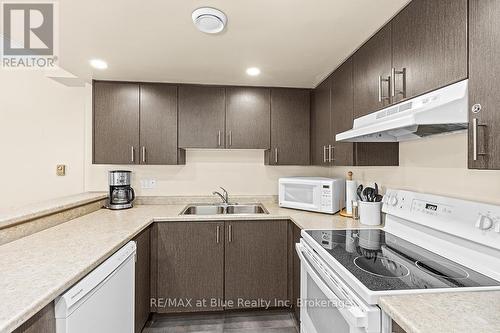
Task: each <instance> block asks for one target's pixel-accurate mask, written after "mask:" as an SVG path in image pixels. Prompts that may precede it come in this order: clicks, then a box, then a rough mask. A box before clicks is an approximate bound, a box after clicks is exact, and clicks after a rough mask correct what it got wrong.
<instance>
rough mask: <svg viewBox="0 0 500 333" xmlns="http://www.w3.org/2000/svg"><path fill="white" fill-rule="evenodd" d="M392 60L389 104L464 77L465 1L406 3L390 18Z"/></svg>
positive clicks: (465, 56) (443, 0)
mask: <svg viewBox="0 0 500 333" xmlns="http://www.w3.org/2000/svg"><path fill="white" fill-rule="evenodd" d="M388 59H390V58H388ZM392 62H393V63H392V68H393V70H392V75H393V77H394V80H395V81H393V82H394V83H395V84H394V87H393V88H391V90H392V92H391V97H392V99H393V100H392V102H393V103H395V102H399V101H401V100H403V99H405V98H406V99H407V98H412V97H415V96H417V95H421V94H423V93H426V92H429V91H432V90H435V89H438V88H441V87H444V86H446V85H449V84H451V83H454V82H457V81H460V80H463V79H466V78H467V0H440V1H436V0H413V1H412V2H410V4H409V5H408V6H406V7H405V8H404V9H403V10H402V11H401V12H400V13H399V14H397V15H396V16H395V17H394V19H393V20H392Z"/></svg>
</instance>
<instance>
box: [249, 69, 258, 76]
mask: <svg viewBox="0 0 500 333" xmlns="http://www.w3.org/2000/svg"><path fill="white" fill-rule="evenodd" d="M247 74H248V75H250V76H257V75H259V74H260V69H258V68H257V67H250V68H247Z"/></svg>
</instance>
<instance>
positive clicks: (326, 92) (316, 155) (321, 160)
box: [311, 77, 331, 166]
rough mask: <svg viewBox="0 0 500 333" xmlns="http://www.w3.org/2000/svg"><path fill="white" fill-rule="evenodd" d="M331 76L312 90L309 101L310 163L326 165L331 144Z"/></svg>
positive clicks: (328, 163)
mask: <svg viewBox="0 0 500 333" xmlns="http://www.w3.org/2000/svg"><path fill="white" fill-rule="evenodd" d="M330 93H331V78H330V77H327V78H326V79H325V80H324V81H323V82H321V83H320V84H319V85H318V86H317V87H316V88H315V89H314V91H313V94H312V103H311V163H312V164H313V165H319V166H328V165H330V162H329V158H328V149H329V146H330V145H331V128H330V125H331V118H330V116H331V110H330V108H331V106H330Z"/></svg>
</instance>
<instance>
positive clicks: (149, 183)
mask: <svg viewBox="0 0 500 333" xmlns="http://www.w3.org/2000/svg"><path fill="white" fill-rule="evenodd" d="M155 187H156V179H141V188H143V189H153V188H155Z"/></svg>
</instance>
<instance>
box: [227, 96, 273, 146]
mask: <svg viewBox="0 0 500 333" xmlns="http://www.w3.org/2000/svg"><path fill="white" fill-rule="evenodd" d="M270 122H271V109H270V90H269V89H268V88H255V87H228V88H226V148H234V149H269V145H270V142H269V140H270V136H271V134H270V131H271V128H270Z"/></svg>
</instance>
